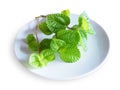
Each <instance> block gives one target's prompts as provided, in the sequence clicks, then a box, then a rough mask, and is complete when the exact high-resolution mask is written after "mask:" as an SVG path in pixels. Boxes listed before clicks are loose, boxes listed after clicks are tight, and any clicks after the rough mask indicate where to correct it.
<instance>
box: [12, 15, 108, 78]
mask: <svg viewBox="0 0 120 90" xmlns="http://www.w3.org/2000/svg"><path fill="white" fill-rule="evenodd" d="M70 17H71V25H73V24H76V23H77V18H78V15H75V14H72V15H71V16H70ZM91 24H92V25H93V27H94V29H95V32H96V35H89V36H88V50H87V51H86V52H84V51H82V49H81V58H80V60H79V61H78V62H76V63H65V62H63V61H61V60H60V58H59V57H58V56H57V58H56V60H55V61H53V62H51V63H49V65H48V66H47V67H43V68H40V69H33V68H31V67H30V66H29V64H28V58H29V55H30V54H31V52H30V51H29V50H28V47H27V45H26V43H25V38H26V36H27V34H29V33H33V30H34V28H35V25H36V24H35V21H34V20H33V21H30V22H29V23H27V24H26V25H25V26H23V27H22V28H21V29H20V32H19V33H18V35H17V37H16V40H15V45H14V50H15V54H16V56H17V58H18V60H19V61H20V63H22V64H23V65H24V66H25V68H27V69H28V70H29V71H31V72H33V73H35V74H37V75H39V76H42V77H45V78H48V79H54V80H66V79H73V78H76V77H81V76H84V75H86V74H88V73H89V72H91V71H93V70H94V69H95V68H97V67H98V66H99V65H101V63H103V61H104V60H105V57H106V55H107V53H108V51H109V39H108V36H107V34H106V32H105V31H104V30H103V28H102V27H101V26H100V25H98V24H97V23H96V22H94V21H92V20H91ZM50 37H51V36H47V35H44V34H42V33H41V32H40V31H39V38H40V40H42V39H43V38H50Z"/></svg>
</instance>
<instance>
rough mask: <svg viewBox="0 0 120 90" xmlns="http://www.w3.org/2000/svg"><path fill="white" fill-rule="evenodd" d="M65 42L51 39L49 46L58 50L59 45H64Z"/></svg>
mask: <svg viewBox="0 0 120 90" xmlns="http://www.w3.org/2000/svg"><path fill="white" fill-rule="evenodd" d="M65 45H66V42H65V41H63V40H60V39H56V38H54V39H52V41H51V43H50V47H51V49H52V50H53V51H57V50H59V48H60V47H62V46H65Z"/></svg>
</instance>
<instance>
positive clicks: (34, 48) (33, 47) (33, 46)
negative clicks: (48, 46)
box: [28, 41, 39, 52]
mask: <svg viewBox="0 0 120 90" xmlns="http://www.w3.org/2000/svg"><path fill="white" fill-rule="evenodd" d="M28 47H29V49H30V50H31V51H33V52H34V51H37V50H38V47H39V45H38V43H37V41H32V42H31V43H29V44H28Z"/></svg>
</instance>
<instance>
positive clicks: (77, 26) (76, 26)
mask: <svg viewBox="0 0 120 90" xmlns="http://www.w3.org/2000/svg"><path fill="white" fill-rule="evenodd" d="M79 27H80V26H79V25H73V26H72V28H71V29H72V30H77V29H78V28H79Z"/></svg>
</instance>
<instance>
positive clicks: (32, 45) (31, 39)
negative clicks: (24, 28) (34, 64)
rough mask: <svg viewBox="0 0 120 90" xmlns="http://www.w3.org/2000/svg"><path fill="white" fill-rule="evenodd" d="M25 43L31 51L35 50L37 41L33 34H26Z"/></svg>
mask: <svg viewBox="0 0 120 90" xmlns="http://www.w3.org/2000/svg"><path fill="white" fill-rule="evenodd" d="M26 43H27V44H28V47H29V49H30V50H31V51H37V50H38V43H37V41H36V39H35V37H34V35H33V34H28V35H27V37H26Z"/></svg>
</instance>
